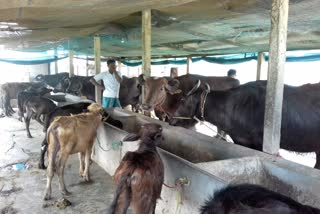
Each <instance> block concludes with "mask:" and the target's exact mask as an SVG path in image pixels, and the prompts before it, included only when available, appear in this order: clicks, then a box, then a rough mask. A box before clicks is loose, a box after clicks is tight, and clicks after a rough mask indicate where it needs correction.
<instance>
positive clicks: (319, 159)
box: [314, 151, 320, 169]
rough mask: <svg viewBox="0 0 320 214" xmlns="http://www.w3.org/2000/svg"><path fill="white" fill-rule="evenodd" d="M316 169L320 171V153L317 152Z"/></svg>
mask: <svg viewBox="0 0 320 214" xmlns="http://www.w3.org/2000/svg"><path fill="white" fill-rule="evenodd" d="M314 168H316V169H320V151H319V152H316V165H315V166H314Z"/></svg>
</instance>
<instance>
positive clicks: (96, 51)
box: [94, 36, 102, 104]
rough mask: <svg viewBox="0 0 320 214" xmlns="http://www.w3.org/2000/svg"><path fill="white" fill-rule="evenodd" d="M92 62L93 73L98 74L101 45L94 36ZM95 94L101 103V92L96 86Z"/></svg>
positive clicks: (97, 100)
mask: <svg viewBox="0 0 320 214" xmlns="http://www.w3.org/2000/svg"><path fill="white" fill-rule="evenodd" d="M94 64H95V66H94V67H95V74H99V73H100V72H101V47H100V37H98V36H95V37H94ZM95 94H96V102H97V103H99V104H101V102H102V94H101V90H99V89H98V88H97V87H96V89H95Z"/></svg>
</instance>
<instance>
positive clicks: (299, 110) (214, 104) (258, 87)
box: [170, 81, 320, 169]
mask: <svg viewBox="0 0 320 214" xmlns="http://www.w3.org/2000/svg"><path fill="white" fill-rule="evenodd" d="M266 85H267V82H266V81H257V82H250V83H247V84H244V85H241V86H239V87H238V88H234V89H231V90H228V91H211V92H210V93H209V94H208V96H207V99H206V102H205V106H204V118H205V120H206V121H208V122H210V123H212V124H214V125H216V126H218V127H221V129H222V130H224V131H226V132H227V133H228V134H229V135H230V137H231V138H232V139H233V141H234V142H235V143H236V144H239V145H242V146H246V147H249V148H252V149H256V150H260V151H262V144H263V127H264V112H265V98H266ZM319 90H320V84H307V85H303V86H300V87H292V86H288V85H285V86H284V95H283V107H282V123H281V139H280V140H281V142H280V147H281V148H282V149H286V150H290V151H295V152H301V153H304V152H316V155H317V161H316V165H315V167H316V168H317V169H320V143H319V138H320V132H319V130H320V93H319ZM191 92H192V93H189V96H184V97H183V98H181V99H180V101H179V102H180V105H179V108H178V110H177V111H176V113H175V114H174V117H181V116H182V117H188V118H193V117H194V116H197V117H200V116H201V111H200V106H201V103H200V100H201V99H200V97H201V95H202V93H203V89H201V87H199V88H197V87H195V88H193V89H192V90H191ZM183 123H184V120H180V119H178V118H172V119H171V120H170V124H171V125H181V124H183Z"/></svg>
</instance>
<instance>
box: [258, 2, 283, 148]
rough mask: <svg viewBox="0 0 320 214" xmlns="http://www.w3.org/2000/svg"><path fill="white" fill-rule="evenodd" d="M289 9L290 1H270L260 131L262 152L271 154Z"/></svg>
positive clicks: (277, 129) (275, 137) (277, 124)
mask: <svg viewBox="0 0 320 214" xmlns="http://www.w3.org/2000/svg"><path fill="white" fill-rule="evenodd" d="M288 10H289V0H272V10H271V32H270V48H269V63H268V83H267V92H266V104H265V109H266V110H265V115H264V118H265V119H264V134H263V151H264V152H267V153H270V154H277V153H278V152H279V148H280V134H281V133H280V131H281V119H282V117H281V116H282V100H283V88H284V83H283V77H284V64H285V60H286V42H287V28H288Z"/></svg>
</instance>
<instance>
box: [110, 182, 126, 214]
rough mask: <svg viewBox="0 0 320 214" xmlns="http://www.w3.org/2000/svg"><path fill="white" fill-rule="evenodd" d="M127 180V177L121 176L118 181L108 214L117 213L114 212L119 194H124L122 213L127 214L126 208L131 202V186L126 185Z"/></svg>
mask: <svg viewBox="0 0 320 214" xmlns="http://www.w3.org/2000/svg"><path fill="white" fill-rule="evenodd" d="M128 180H129V177H128V176H123V177H122V178H121V179H120V182H119V183H118V185H117V189H116V192H115V194H114V198H113V201H112V204H111V206H110V209H109V214H115V213H118V212H116V211H117V205H118V204H119V197H120V195H121V193H124V194H125V197H124V202H123V208H122V213H127V210H128V207H129V205H130V202H131V185H130V184H129V183H128ZM123 191H124V192H123Z"/></svg>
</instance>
